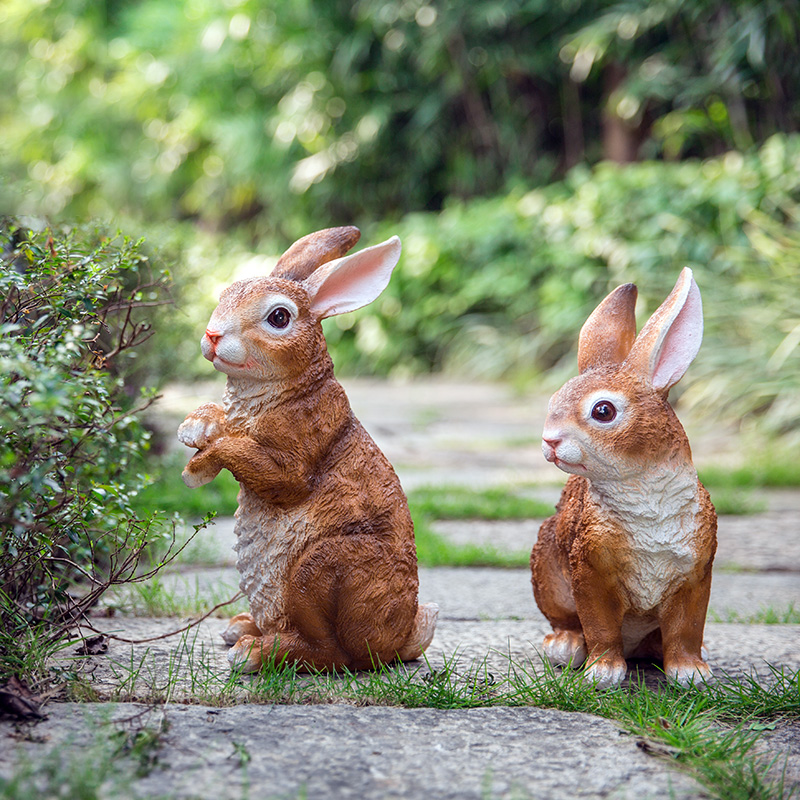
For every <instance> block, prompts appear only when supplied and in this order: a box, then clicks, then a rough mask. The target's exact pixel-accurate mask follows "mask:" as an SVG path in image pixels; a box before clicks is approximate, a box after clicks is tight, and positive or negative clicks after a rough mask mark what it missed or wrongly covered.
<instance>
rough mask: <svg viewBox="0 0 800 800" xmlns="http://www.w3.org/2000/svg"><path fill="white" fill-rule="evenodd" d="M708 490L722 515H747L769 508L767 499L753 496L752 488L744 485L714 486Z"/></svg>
mask: <svg viewBox="0 0 800 800" xmlns="http://www.w3.org/2000/svg"><path fill="white" fill-rule="evenodd" d="M706 488H708V487H706ZM708 491H709V494H710V495H711V501H712V502H713V503H714V508H715V509H716V510H717V514H720V515H722V514H726V515H727V514H731V515H736V516H746V515H748V514H760V513H762V512H763V511H766V510H767V504H766V501H764V500H760V499H758V498H755V497H753V492H752V490H750V489H746V488H744V487H741V488H736V487H712V488H710V489H709V490H708Z"/></svg>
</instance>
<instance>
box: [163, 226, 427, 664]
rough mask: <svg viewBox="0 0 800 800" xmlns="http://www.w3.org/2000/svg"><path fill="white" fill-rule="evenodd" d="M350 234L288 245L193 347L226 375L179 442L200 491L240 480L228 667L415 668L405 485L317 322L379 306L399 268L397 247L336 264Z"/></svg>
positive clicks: (418, 613)
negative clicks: (339, 374)
mask: <svg viewBox="0 0 800 800" xmlns="http://www.w3.org/2000/svg"><path fill="white" fill-rule="evenodd" d="M359 238H360V233H359V231H358V229H357V228H353V227H344V228H329V229H326V230H322V231H317V232H316V233H312V234H309V235H308V236H305V237H304V238H302V239H300V240H298V241H297V242H295V243H294V244H293V245H292V246H291V247H290V248H289V249H288V250H287V251H286V253H284V255H283V256H282V257H281V258H280V259H279V261H278V263H277V264H276V266H275V268H274V270H273V272H272V274H271V275H270V276H269V277H264V278H256V279H252V280H242V281H238V282H236V283H234V284H233V285H232V286H230V287H228V288H227V289H225V290H224V291H223V293H222V295H221V297H220V302H219V305H218V306H217V308H216V309H215V311H214V312H213V314H212V316H211V321H210V322H209V324H208V328H207V329H206V332H205V335H204V336H203V338H202V342H201V349H202V352H203V355H204V356H205V358H207V359H208V360H209V361H211V362H212V364H213V365H214V367H215V368H216V369H217V370H219V371H220V372H224V373H225V374H226V375H227V376H228V379H227V384H226V387H225V392H224V395H223V402H222V405H218V404H215V403H209V404H206V405H202V406H200V407H199V408H198V409H197V410H196V411H194V412H193V413H192V414H189V416H188V417H186V419H185V421H184V422H183V423H182V424H181V426H180V428H179V429H178V438H179V439H180V441H181V442H183V444H185V445H187V446H188V447H193V448H196V449H197V452H196V453H195V454H194V455H193V456H192V457H191V459H190V460H189V462H188V464H187V465H186V468H185V470H184V472H183V479H184V482H185V483H186V484H187V486H190V487H196V486H201V485H203V484H205V483H208V482H209V481H211V480H212V479H213V478H214V477H215V476H216V475H217V474H218V473H219V472H220V470H222V469H228V470H230V471H231V473H233V475H234V477H235V478H236V480H237V481H238V482H239V484H240V491H239V498H238V500H239V508H238V510H237V511H236V527H235V531H236V534H237V543H236V545H235V550H236V551H237V568H238V570H239V572H240V574H241V581H240V586H241V588H242V590H243V591H244V593H245V594H246V595H247V597H248V599H249V601H250V613H249V614H238V615H237V616H235V617H234V618H233V619H232V620H231V621H230V623H229V624H228V627H227V628H226V629H225V631H223V633H222V637H223V639H224V640H225V642H226V644H229V645H232V647H231V649H230V651H229V653H228V659H229V661H230V662H231V664H232V665H234V666H235V667H237V668H241V669H242V670H243V671H246V672H253V671H256V670H258V669H259V668H260V667H261V665H262V662H263V660H267V659H274V660H275V661H276V662H279V661H281V660H282V659H286V660H287V661H288V662H290V663H292V662H294V663H297V664H298V666H299V667H300V668H301V669H335V668H341V667H346V668H349V669H362V668H368V667H371V666H375V665H377V664H381V663H388V662H391V661H393V660H395V659H401V660H403V661H410V660H413V659H416V658H418V657H419V656H420V655H421V654H422V652H423V651H424V650H425V648H426V647H427V646H428V645H429V644H430V642H431V639H432V638H433V632H434V627H435V624H436V617H437V614H438V607H437V606H436V605H435V604H433V603H429V604H425V605H419V604H418V602H417V589H418V578H417V556H416V547H415V543H414V528H413V523H412V521H411V517H410V515H409V511H408V504H407V501H406V498H405V495H404V494H403V490H402V489H401V487H400V482H399V480H398V478H397V476H396V474H395V472H394V470H393V469H392V467H391V465H390V464H389V462H388V461H387V459H386V457H385V456H384V455H383V453H382V452H381V451H380V450H379V449H378V447H377V446H376V445H375V443H374V442H373V441H372V439H371V438H370V436H369V435H368V434H367V432H366V431H365V430H364V428H363V427H362V426H361V424H360V423H359V422H358V420H357V419H356V418H355V416H354V415H353V412H352V410H351V409H350V404H349V402H348V400H347V397H346V395H345V392H344V389H343V388H342V387H341V385H340V384H339V383H338V382H337V381H336V378H335V377H334V374H333V363H332V361H331V358H330V356H329V355H328V351H327V348H326V344H325V338H324V336H323V332H322V325H321V320H322V319H324V318H326V317H330V316H333V315H335V314H343V313H345V312H347V311H352V310H354V309H356V308H360V307H361V306H364V305H366V304H367V303H370V302H372V300H374V299H375V298H376V297H377V296H378V295H379V294H380V293H381V292H382V291H383V290H384V289H385V288H386V285H387V284H388V282H389V278H390V276H391V273H392V270H393V269H394V266H395V264H397V261H398V259H399V257H400V240H399V239H398V238H397V237H396V236H395V237H392V238H391V239H389V240H388V241H386V242H383V243H382V244H379V245H376V246H374V247H368V248H365V249H364V250H361V251H359V252H357V253H355V254H351V255H345V253H346V252H347V251H348V250H350V248H352V247H353V245H354V244H355V243H356V242H357V241H358V239H359Z"/></svg>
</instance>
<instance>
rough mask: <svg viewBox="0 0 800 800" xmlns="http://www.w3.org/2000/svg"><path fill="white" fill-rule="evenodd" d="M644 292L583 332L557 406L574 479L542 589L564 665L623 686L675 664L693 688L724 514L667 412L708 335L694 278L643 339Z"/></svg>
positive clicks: (556, 425)
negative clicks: (640, 665)
mask: <svg viewBox="0 0 800 800" xmlns="http://www.w3.org/2000/svg"><path fill="white" fill-rule="evenodd" d="M635 304H636V287H635V286H634V285H633V284H626V285H624V286H619V287H618V288H617V289H615V290H614V291H613V292H612V293H611V294H609V295H608V297H606V299H605V300H604V301H603V302H602V303H601V304H600V305H599V306H598V307H597V308H596V309H595V311H594V312H593V313H592V315H591V316H590V317H589V319H588V320H587V321H586V323H585V325H584V326H583V328H582V329H581V333H580V339H579V343H578V367H579V371H580V374H579V375H578V377H576V378H573V379H572V380H570V381H568V382H567V383H566V384H565V385H564V386H563V387H562V388H561V389H560V390H559V391H558V392H557V393H556V394H555V395H553V397H552V399H551V400H550V405H549V408H548V414H547V419H546V420H545V427H544V431H543V433H542V439H543V442H542V450H543V452H544V455H545V458H546V459H547V460H548V461H550V462H552V463H553V464H555V465H556V466H557V467H558V468H559V469H561V470H563V471H564V472H568V473H570V478H569V479H568V480H567V484H566V486H565V487H564V490H563V493H562V495H561V499H560V501H559V503H558V506H557V507H556V514H555V515H554V516H552V517H550V519H548V520H546V521H545V522H544V523H543V525H542V527H541V529H540V531H539V539H538V542H537V543H536V544H535V545H534V547H533V552H532V553H531V570H532V579H533V593H534V596H535V598H536V602H537V604H538V605H539V608H540V609H541V611H542V613H543V614H544V615H545V616H546V617H547V619H548V620H549V622H550V624H551V625H552V627H553V633H551V634H548V635H547V636H546V637H545V639H544V651H545V655H546V656H547V658H548V659H549V660H550V662H551V663H553V664H556V665H568V664H571V665H572V666H573V667H578V666H580V665H581V664H583V663H586V665H587V666H586V673H587V675H588V677H590V678H591V679H592V680H593V681H594V682H595V683H596V685H597V686H598V687H601V688H605V687H612V686H616V685H618V684H619V683H620V682H621V681H622V679H623V678H624V677H625V673H626V670H627V665H626V662H625V659H626V658H648V659H654V660H658V661H663V665H664V670H665V672H666V674H667V676H668V678H670V679H673V680H676V681H678V682H679V683H681V684H684V685H687V684H690V683H692V682H698V683H699V682H701V681H702V680H703V679H705V678H707V677H708V676H709V675H710V674H711V671H710V669H709V667H708V665H707V664H706V662H705V661H704V659H703V656H702V655H701V649H702V646H703V628H704V625H705V618H706V609H707V606H708V596H709V592H710V589H711V564H712V562H713V560H714V553H715V551H716V546H717V515H716V512H715V511H714V506H713V505H712V504H711V499H710V498H709V495H708V492H707V491H706V489H705V488H704V487H703V485H702V484H701V483H700V482H699V481H698V479H697V472H696V470H695V468H694V466H693V464H692V454H691V450H690V448H689V441H688V439H687V438H686V433H685V432H684V430H683V427H682V426H681V424H680V422H679V421H678V419H677V417H676V416H675V413H674V412H673V410H672V408H671V406H670V405H669V403H668V402H667V395H668V393H669V390H670V387H672V386H674V385H675V384H676V383H677V382H678V381H679V380H680V379H681V377H682V376H683V374H684V373H685V372H686V370H687V368H688V367H689V365H690V364H691V362H692V361H693V360H694V357H695V356H696V355H697V351H698V350H699V348H700V342H701V340H702V335H703V312H702V305H701V300H700V292H699V290H698V288H697V284H696V283H695V281H694V278H693V277H692V272H691V270H690V269H688V268H687V269H684V270H683V271H682V272H681V274H680V277H679V278H678V282H677V284H676V285H675V288H674V289H673V290H672V293H671V294H670V295H669V297H668V298H667V299H666V300H665V301H664V303H663V304H662V305H661V306H660V307H659V308H658V309H657V310H656V311H655V313H654V314H653V316H652V317H651V318H650V320H649V321H648V323H647V324H646V325H645V327H644V328H643V329H642V331H641V333H640V334H639V336H638V337H637V336H636V321H635V317H634V306H635Z"/></svg>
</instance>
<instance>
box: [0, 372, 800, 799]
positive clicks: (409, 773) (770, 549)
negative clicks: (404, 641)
mask: <svg viewBox="0 0 800 800" xmlns="http://www.w3.org/2000/svg"><path fill="white" fill-rule="evenodd" d="M347 388H348V393H349V395H350V397H351V401H352V403H353V406H354V409H355V410H356V414H357V415H358V416H359V417H360V419H361V420H362V422H364V424H365V426H366V427H367V429H368V430H370V432H371V433H372V434H373V436H374V438H375V439H376V440H377V441H378V443H379V445H380V446H381V447H382V449H383V450H384V451H385V452H386V453H387V455H388V456H389V458H390V459H391V460H392V461H393V463H394V464H395V465H396V468H397V470H398V473H399V474H400V476H401V479H402V481H403V484H404V486H405V487H406V488H407V489H409V488H413V487H415V486H420V485H445V484H454V483H458V484H463V485H468V486H476V487H479V486H485V485H490V484H505V483H509V482H511V483H524V484H526V485H527V484H535V492H536V493H537V495H538V496H540V497H542V498H544V499H548V500H549V501H551V502H554V501H555V499H556V498H557V496H558V492H559V484H560V482H561V481H562V478H561V475H560V473H558V472H557V470H555V469H554V468H553V467H551V466H550V465H548V464H546V462H544V459H543V458H542V456H541V453H540V450H539V439H538V434H539V431H540V429H541V422H542V420H543V417H544V409H545V405H546V403H545V401H544V400H542V399H541V398H538V397H537V398H525V397H522V396H517V395H515V394H514V393H512V392H511V391H510V390H509V389H508V388H506V387H502V386H496V385H491V386H482V385H477V386H474V385H466V384H458V383H449V382H442V381H426V382H423V383H415V384H409V385H401V386H394V385H390V384H384V383H376V382H362V381H358V382H348V383H347ZM220 391H221V389H220V387H219V386H218V385H217V386H214V387H206V386H204V387H195V389H194V391H193V393H192V394H195V395H196V396H191V395H190V393H187V392H186V391H177V390H176V391H173V392H171V393H169V394H168V395H167V397H166V398H165V401H164V402H163V403H162V409H161V413H162V414H163V415H164V417H165V418H167V419H168V420H170V421H169V422H168V425H173V424H174V426H176V425H177V422H178V421H179V420H180V418H182V414H183V413H184V412H185V411H186V410H189V409H191V408H193V407H194V406H195V405H197V404H198V403H199V402H204V401H208V400H211V399H217V397H218V396H219V393H220ZM687 427H688V428H689V430H690V435H691V436H692V440H693V446H694V447H693V449H694V451H695V454H696V460H697V461H698V462H700V463H702V462H703V460H704V459H705V460H706V461H707V462H709V463H719V462H720V461H725V460H728V461H730V460H732V459H734V458H735V456H736V450H737V448H736V444H737V443H736V441H735V439H731V438H729V437H726V436H724V435H721V434H719V433H718V432H715V433H714V434H713V436H712V435H708V434H707V433H705V432H704V431H703V430H702V429H701V428H700V430H699V432H697V433H696V434H695V433H692V432H691V431H692V425H691V422H690V423H689V424H688V425H687ZM699 427H700V426H698V428H699ZM765 501H766V503H767V510H766V511H764V512H763V513H761V514H758V515H754V516H751V517H745V518H742V517H726V518H722V519H721V521H720V537H719V538H720V545H719V551H718V557H717V561H716V564H715V577H714V581H713V592H712V599H711V609H712V615H711V617H710V619H711V620H722V621H716V622H715V621H711V622H709V624H708V625H707V628H706V644H707V647H708V649H709V652H710V661H711V663H712V666H713V667H714V669H715V670H716V672H717V674H718V675H719V674H728V675H732V676H737V675H738V676H740V675H746V674H752V673H757V674H761V675H767V674H768V673H769V667H768V665H773V666H777V667H786V668H788V669H791V670H796V669H797V668H798V667H800V625H766V624H746V623H744V622H738V621H736V622H728V621H725V620H731V619H733V620H740V619H744V620H747V619H750V618H752V617H753V615H754V614H756V613H757V612H759V611H763V610H764V609H767V608H772V609H775V610H778V611H780V610H785V609H787V608H789V606H790V605H791V604H794V607H795V608H796V609H800V522H798V520H800V496H798V495H797V494H795V493H770V494H769V495H767V496H766V497H765ZM538 522H539V521H523V522H516V521H514V522H498V523H485V522H481V523H478V522H475V523H472V522H469V523H465V522H448V523H439V526H438V532H439V533H440V534H441V535H443V536H445V537H447V538H449V539H451V540H452V541H454V542H458V543H465V542H477V543H491V544H492V545H494V546H495V547H497V548H498V549H503V550H507V551H511V552H519V551H525V552H527V551H529V550H530V547H531V544H532V543H533V541H534V540H535V536H536V530H537V528H538ZM202 536H203V537H204V542H203V553H204V558H205V561H206V565H205V566H203V567H197V566H192V565H184V566H183V567H182V568H181V569H180V570H177V571H174V572H173V573H171V574H170V575H169V576H167V577H165V578H164V582H165V586H167V588H168V589H169V590H170V591H171V592H172V593H173V594H174V595H176V596H180V595H181V594H184V595H186V596H187V597H196V596H197V595H198V594H200V595H202V596H207V597H208V598H213V599H214V600H215V601H218V600H219V599H223V598H225V597H228V596H230V595H232V594H233V593H234V592H235V591H236V588H237V583H238V575H237V573H236V571H235V568H234V567H233V566H232V557H233V554H232V552H231V550H230V546H231V544H232V541H233V534H232V521H231V520H219V521H218V522H217V524H216V525H215V527H214V529H213V530H212V531H206V532H204V533H203V534H202ZM209 560H210V561H211V564H210V565H208V563H207V562H208V561H209ZM420 599H421V600H422V601H434V602H437V603H438V604H439V605H440V607H441V616H440V621H439V625H438V628H437V634H436V637H435V639H434V642H433V643H432V645H431V647H430V649H429V650H428V653H427V659H428V663H427V664H425V663H421V664H420V665H419V666H418V667H417V669H418V670H420V672H419V676H420V678H421V676H422V675H424V674H425V673H426V672H427V671H428V670H429V669H430V670H435V671H438V670H442V669H443V668H444V666H445V665H446V664H449V665H451V666H453V665H454V663H455V667H456V669H457V670H465V671H468V670H469V669H470V667H471V666H472V665H474V664H475V663H480V664H484V665H485V670H487V671H490V672H492V674H493V675H494V674H496V675H500V676H502V675H504V674H507V671H508V667H509V659H511V660H512V661H513V662H514V663H516V664H518V665H530V666H532V667H536V666H537V665H539V664H540V661H539V656H538V647H539V645H540V643H541V639H542V637H543V636H544V634H545V632H546V631H547V624H546V621H545V620H544V618H543V617H542V615H541V614H540V613H539V611H538V609H537V608H536V605H535V603H534V602H533V598H532V593H531V589H530V579H529V573H528V571H527V570H525V569H513V570H493V569H472V568H471V569H454V568H440V569H428V568H423V569H421V570H420ZM222 624H223V623H222V621H221V620H219V619H214V618H210V619H208V620H205V621H204V622H203V623H201V624H200V625H199V626H197V628H195V629H193V630H192V632H191V633H190V634H186V635H184V636H173V637H170V638H166V639H160V640H158V641H155V642H151V643H148V644H143V645H126V644H123V643H121V642H114V643H112V646H111V648H110V650H109V652H108V653H106V654H104V655H101V656H97V657H94V658H92V659H91V661H90V668H91V681H92V684H93V686H94V687H95V689H96V690H97V691H99V692H100V693H102V694H105V695H109V694H112V695H113V692H114V691H115V690H119V687H120V682H121V680H123V681H124V680H126V679H127V680H128V684H126V687H123V688H131V685H132V683H133V679H132V678H131V675H133V674H134V673H135V674H136V676H137V681H138V682H137V683H136V685H135V693H137V694H139V696H146V695H147V694H148V693H152V692H153V691H157V690H159V687H162V688H163V686H164V685H166V683H168V680H167V679H166V678H165V676H168V675H169V673H170V671H172V672H178V673H180V676H181V677H180V679H179V680H177V681H175V682H173V683H174V686H175V687H177V688H176V691H177V693H178V696H179V695H180V692H181V691H184V690H187V691H188V690H190V689H191V688H192V686H193V685H194V686H195V687H196V686H197V685H198V684H202V682H203V680H206V682H207V681H208V679H207V676H209V675H214V676H218V677H216V678H215V680H218V682H220V683H221V682H224V681H225V679H226V676H227V674H228V665H227V661H226V659H225V652H226V651H225V648H224V647H223V646H222V644H221V641H220V639H219V635H218V634H219V630H220V628H221V627H222ZM178 625H179V622H178V621H176V620H175V619H146V618H135V617H119V618H115V619H111V620H103V621H102V627H103V629H104V630H106V631H108V632H116V633H117V634H118V635H120V636H123V637H125V638H130V639H137V638H145V637H151V636H157V635H160V634H162V633H168V632H170V631H172V630H175V628H176V627H178ZM454 654H457V661H455V662H454ZM644 674H645V677H646V678H647V679H648V680H655V681H657V680H658V677H657V673H656V672H655V671H654V670H653V669H652V668H650V669H649V670H645V672H644ZM173 699H174V697H173ZM47 711H48V715H49V718H48V719H47V720H45V721H44V722H42V723H40V724H39V725H37V726H36V728H35V737H34V738H35V739H36V741H18V742H16V743H13V741H12V739H10V738H9V734H10V733H12V732H13V724H12V723H10V722H8V721H0V775H2V774H7V773H8V772H9V770H10V769H11V768H12V765H13V764H19V762H20V759H25V758H27V759H29V760H30V761H31V762H32V763H36V762H37V760H41V759H42V758H43V757H44V753H45V752H50V751H56V752H60V753H61V754H62V755H63V754H73V755H74V754H80V753H82V752H87V748H88V747H89V745H90V744H91V743H96V741H97V738H98V737H100V738H101V739H102V738H103V736H104V735H106V733H104V732H107V731H108V730H111V729H114V730H117V729H122V730H125V729H126V728H131V727H134V728H136V726H139V727H141V726H142V725H145V724H146V725H148V726H149V727H151V728H153V727H158V726H159V725H160V724H161V722H162V721H163V720H166V723H167V725H166V730H165V732H164V733H163V734H162V735H161V737H160V745H159V749H158V764H157V765H156V768H155V770H154V771H153V772H151V773H150V774H149V775H148V776H146V777H143V778H140V779H137V780H134V781H132V782H128V783H127V784H126V787H125V791H129V792H131V793H134V794H136V795H137V796H141V797H155V796H164V797H213V798H240V797H249V796H252V795H254V794H256V793H257V795H258V796H259V797H260V798H292V799H293V798H297V797H308V798H314V799H316V798H340V797H341V798H350V797H353V798H366V800H372V799H373V798H375V800H378V799H380V798H395V797H397V798H400V797H402V798H407V797H422V796H424V797H430V798H481V799H482V800H483V799H484V798H492V799H493V798H534V797H536V798H539V797H545V798H562V797H563V798H574V797H587V798H600V797H617V798H627V797H631V798H646V797H653V798H660V797H666V796H673V797H677V798H690V797H701V796H703V794H702V791H701V789H700V787H699V786H698V785H697V784H696V783H695V782H694V781H693V780H692V779H691V778H689V777H688V776H686V775H685V774H683V773H681V772H678V771H676V770H675V768H674V766H673V765H672V764H670V762H669V760H668V759H666V758H654V757H652V756H651V755H648V754H647V753H646V752H645V750H644V749H642V748H641V747H640V746H639V743H637V741H636V739H635V738H633V737H631V736H628V735H623V734H622V733H621V731H620V729H619V728H618V727H617V726H616V725H615V724H614V723H612V722H609V721H607V720H602V719H599V718H595V717H590V716H587V715H584V714H568V713H564V712H558V711H553V710H547V709H539V708H491V709H474V710H461V711H458V710H456V711H453V710H448V711H438V710H435V709H429V708H423V709H399V708H384V707H369V708H357V707H353V706H349V705H342V704H341V703H338V704H329V705H312V706H308V705H300V706H298V705H289V706H286V705H266V706H265V705H252V704H248V705H239V706H234V707H230V708H214V707H205V706H202V705H199V706H198V705H182V704H175V703H167V704H165V705H160V706H158V707H157V708H148V706H146V705H141V704H131V703H122V704H116V705H114V706H113V707H111V706H109V705H107V704H99V705H98V704H50V705H49V706H48V707H47ZM114 720H117V721H118V722H117V723H116V724H109V723H113V721H114ZM119 720H128V722H119ZM770 736H771V737H772V738H771V739H769V740H766V739H765V746H769V747H770V748H772V749H773V750H774V751H775V752H779V753H781V754H783V756H782V757H784V756H785V757H786V758H787V759H788V760H787V762H786V763H787V775H788V781H789V783H790V784H791V783H795V784H797V785H798V786H800V726H798V725H796V724H793V725H781V726H779V728H778V730H776V731H774V732H773V733H772V734H770ZM40 740H41V741H40ZM12 744H13V746H9V745H12ZM120 792H121V790H120V788H119V787H116V789H115V790H114V792H112V793H111V794H109V795H108V796H127V795H126V794H125V792H124V791H123V792H122V793H120Z"/></svg>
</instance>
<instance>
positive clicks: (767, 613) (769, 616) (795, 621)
mask: <svg viewBox="0 0 800 800" xmlns="http://www.w3.org/2000/svg"><path fill="white" fill-rule="evenodd" d="M708 619H709V621H710V622H735V623H739V624H742V625H800V609H798V608H795V605H794V603H789V605H788V606H787V607H786V608H782V609H776V608H773V607H772V606H767V607H765V608H759V609H757V610H756V611H754V612H752V613H751V614H740V613H739V612H738V611H731V610H728V611H724V612H723V613H722V614H719V613H717V612H716V611H715V610H714V609H711V610H709V612H708Z"/></svg>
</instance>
